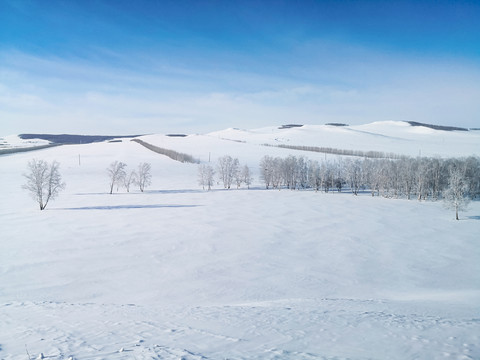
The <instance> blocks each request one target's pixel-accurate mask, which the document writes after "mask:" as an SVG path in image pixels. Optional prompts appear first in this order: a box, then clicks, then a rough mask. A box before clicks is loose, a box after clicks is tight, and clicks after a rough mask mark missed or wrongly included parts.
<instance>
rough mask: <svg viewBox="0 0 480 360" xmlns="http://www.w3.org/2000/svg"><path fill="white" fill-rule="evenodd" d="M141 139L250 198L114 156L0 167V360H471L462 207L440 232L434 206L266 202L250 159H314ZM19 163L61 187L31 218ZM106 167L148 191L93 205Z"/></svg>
mask: <svg viewBox="0 0 480 360" xmlns="http://www.w3.org/2000/svg"><path fill="white" fill-rule="evenodd" d="M371 126H374V125H371ZM382 126H383V127H384V128H385V129H386V128H389V129H390V130H389V131H391V132H392V133H391V134H390V135H389V136H393V134H395V126H397V125H396V124H393V125H392V126H393V127H392V126H390V127H389V126H388V124H380V125H377V128H378V127H382ZM298 130H299V129H292V131H298ZM370 130H372V129H370ZM287 131H290V130H287ZM448 134H450V133H445V134H444V136H445V138H446V140H445V141H447V142H448V143H449V146H451V147H452V151H454V150H455V151H458V148H460V149H461V148H462V147H461V146H462V144H456V143H455V141H456V140H451V139H452V137H450V135H448ZM452 134H454V135H455V133H452ZM254 136H256V138H257V140H258V141H259V142H263V141H265V140H266V139H260V136H259V135H255V134H254ZM361 136H363V135H359V137H360V139H361ZM455 136H457V135H455ZM265 138H266V136H265ZM142 139H144V140H145V141H150V142H151V143H154V144H155V145H157V146H164V147H165V148H170V149H174V150H177V151H182V152H186V153H191V154H192V155H193V156H195V157H198V158H200V159H202V161H208V156H209V155H210V157H211V159H212V162H215V161H216V159H217V158H218V157H220V156H222V155H226V154H228V155H231V156H233V157H238V158H239V160H240V162H241V163H242V164H248V165H249V166H250V167H251V169H252V170H253V172H254V174H253V175H254V177H255V184H254V188H253V189H251V190H247V189H240V190H221V189H220V187H219V186H217V187H216V189H214V190H213V191H210V192H206V191H202V190H201V187H200V186H198V184H197V166H198V165H194V164H182V163H179V162H175V161H173V160H171V159H169V158H167V157H165V156H161V155H158V154H156V153H153V152H151V151H149V150H148V149H146V148H144V147H143V146H141V145H139V144H136V143H134V142H130V141H128V140H125V139H124V140H123V141H122V142H118V143H97V144H89V145H70V146H61V147H56V148H50V149H45V150H40V151H35V152H30V153H18V154H11V155H4V156H1V157H0V169H1V178H0V185H1V189H2V191H1V193H0V229H1V240H0V358H1V359H22V360H25V359H26V358H27V352H26V351H27V350H28V353H29V354H30V356H31V358H32V359H33V358H37V357H38V356H39V354H41V353H43V355H44V357H45V358H47V359H68V358H69V357H73V359H181V358H183V359H224V358H229V359H478V358H480V308H479V304H480V246H479V236H478V234H479V233H480V216H479V215H480V204H479V203H478V202H472V203H471V205H470V207H469V209H468V211H466V212H463V213H461V221H455V220H454V214H453V213H452V212H451V211H449V210H446V209H445V208H444V207H443V206H442V204H441V203H440V202H418V201H414V200H412V201H407V200H391V199H383V198H377V197H375V198H372V197H370V196H367V195H363V196H357V197H355V196H352V195H351V194H349V193H344V194H337V193H329V194H325V193H320V192H319V193H315V192H313V191H290V190H281V191H279V190H264V189H263V188H262V186H261V184H260V182H259V180H258V162H259V160H260V158H261V157H262V156H263V155H266V154H268V155H275V156H276V155H278V156H287V155H288V154H295V155H302V154H303V155H305V156H307V157H308V158H311V159H323V158H324V154H316V153H302V152H293V151H292V150H288V149H279V148H272V147H264V146H259V145H256V144H255V143H254V141H253V140H252V139H250V138H249V139H244V140H245V141H246V142H245V143H240V142H233V141H225V140H222V139H219V137H216V136H213V135H208V136H201V135H192V136H187V137H184V138H169V137H165V136H160V135H152V136H148V137H142ZM453 139H456V138H455V137H453ZM300 140H301V138H299V140H298V141H300ZM407 140H408V139H407ZM359 141H360V140H359ZM362 141H365V142H367V140H362ZM368 141H370V140H368ZM408 141H410V142H411V143H413V144H414V146H415V148H418V147H420V146H424V144H423V143H419V142H418V140H415V137H414V136H413V135H412V138H410V139H409V140H408ZM360 143H361V141H360ZM303 144H305V145H316V144H310V143H308V142H305V143H300V144H298V143H295V145H303ZM371 145H377V146H378V148H376V149H374V150H379V151H391V150H390V149H387V148H384V147H382V146H381V144H378V143H371ZM320 146H322V145H321V144H320ZM457 146H458V147H457ZM335 147H338V148H343V146H341V145H336V146H335ZM425 148H426V146H425ZM399 149H400V150H401V148H399ZM365 150H371V149H365ZM444 151H445V152H446V151H447V150H446V149H444ZM475 154H476V155H477V156H478V155H479V152H478V151H477V152H476V153H475V152H474V153H473V155H475ZM463 155H472V153H471V152H467V153H465V154H463ZM32 157H35V158H37V159H44V160H47V161H52V160H57V161H59V162H60V164H61V168H60V171H61V173H62V175H63V178H64V180H65V182H66V183H67V188H66V190H65V191H64V192H63V193H61V194H60V196H59V198H58V199H57V200H56V201H55V202H53V203H51V204H49V207H47V209H46V210H45V211H39V210H37V206H36V204H35V203H34V202H33V201H32V200H31V199H30V198H29V196H28V194H27V193H26V192H25V191H23V190H22V189H21V184H23V183H24V182H25V181H24V178H23V177H22V173H23V172H25V171H26V165H27V162H28V161H29V160H30V159H31V158H32ZM79 159H80V164H79ZM114 160H119V161H123V162H126V163H127V164H128V166H129V168H130V169H133V168H135V167H136V166H137V164H138V163H140V162H150V163H151V164H152V172H153V179H152V185H151V186H150V187H149V188H147V191H146V192H145V193H140V192H139V191H138V190H136V189H135V190H134V191H132V192H131V193H125V192H124V190H120V192H118V193H114V194H113V195H110V194H108V191H109V189H108V178H107V175H106V168H107V167H108V165H109V164H110V163H111V162H112V161H114Z"/></svg>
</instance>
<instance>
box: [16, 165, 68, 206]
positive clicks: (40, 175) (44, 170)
mask: <svg viewBox="0 0 480 360" xmlns="http://www.w3.org/2000/svg"><path fill="white" fill-rule="evenodd" d="M59 168H60V164H59V163H58V162H56V161H53V162H52V163H51V164H48V162H46V161H44V160H35V159H33V160H31V161H30V162H29V163H28V173H26V174H24V175H23V176H25V177H26V178H27V183H26V184H25V185H23V186H22V187H23V189H25V190H28V191H29V192H30V195H31V196H32V198H33V199H34V200H35V201H36V202H37V203H38V205H39V206H40V210H43V209H45V208H46V207H47V204H48V202H49V201H50V200H54V199H55V198H56V197H57V196H58V194H59V192H60V191H61V190H63V189H64V188H65V183H64V182H62V176H61V175H60V171H59Z"/></svg>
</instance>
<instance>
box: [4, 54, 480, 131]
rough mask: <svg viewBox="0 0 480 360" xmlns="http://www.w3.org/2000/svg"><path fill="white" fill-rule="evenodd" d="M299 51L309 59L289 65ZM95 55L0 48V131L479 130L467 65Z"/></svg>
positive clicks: (473, 73) (343, 58)
mask: <svg viewBox="0 0 480 360" xmlns="http://www.w3.org/2000/svg"><path fill="white" fill-rule="evenodd" d="M327 50H328V51H327ZM325 52H326V53H325ZM107 53H108V54H107ZM306 55H309V56H310V60H308V61H307V60H303V61H298V62H294V61H291V59H292V58H294V57H299V56H306ZM103 56H104V57H105V60H104V61H98V60H97V59H92V58H88V59H82V58H74V57H71V58H66V57H63V58H62V57H57V56H39V55H36V56H34V55H31V54H28V53H23V52H18V51H4V52H2V53H0V68H1V69H2V70H0V104H1V109H0V118H1V119H2V121H1V125H0V132H1V133H2V134H3V135H8V134H13V133H20V132H51V133H65V132H71V133H82V134H94V133H104V134H113V133H114V134H119V135H120V134H128V133H152V132H164V133H166V132H188V133H195V132H196V133H202V132H208V131H214V130H218V129H220V128H225V127H243V128H255V127H261V126H267V125H276V124H282V123H291V122H295V123H309V124H322V123H326V122H347V123H350V124H358V123H366V122H371V121H382V120H411V121H421V122H428V123H436V124H444V125H458V126H465V127H478V125H479V118H478V117H479V114H480V105H479V103H478V99H479V98H480V71H479V69H478V67H476V65H475V64H468V63H467V62H461V61H452V60H448V61H447V60H436V61H433V60H432V59H423V60H420V61H419V59H416V58H412V57H410V58H407V57H401V56H396V55H394V56H389V55H385V54H381V53H378V52H373V51H369V50H368V49H362V48H345V47H340V46H337V47H335V46H331V45H328V46H324V47H320V46H317V47H314V46H311V47H309V48H308V50H305V48H304V47H302V49H301V50H297V51H296V52H295V53H293V54H289V55H288V56H285V58H279V59H278V60H277V61H276V62H275V64H272V66H271V68H270V69H269V64H268V63H264V61H265V58H261V59H259V60H258V59H257V60H255V62H254V63H253V65H252V64H250V66H248V67H246V68H245V69H242V68H241V67H240V66H232V65H231V63H229V62H228V61H225V59H220V60H217V61H216V63H215V64H210V65H203V64H204V62H203V61H194V60H190V61H188V60H185V61H183V62H179V64H176V65H172V64H173V63H174V61H172V60H170V61H163V60H162V59H158V58H157V57H156V56H155V54H153V55H152V54H151V55H146V54H135V56H130V55H127V54H122V53H116V52H112V51H108V50H107V51H106V52H105V53H103ZM112 58H114V61H112V60H111V59H112ZM335 60H336V61H335ZM299 65H303V66H299ZM280 69H283V70H280Z"/></svg>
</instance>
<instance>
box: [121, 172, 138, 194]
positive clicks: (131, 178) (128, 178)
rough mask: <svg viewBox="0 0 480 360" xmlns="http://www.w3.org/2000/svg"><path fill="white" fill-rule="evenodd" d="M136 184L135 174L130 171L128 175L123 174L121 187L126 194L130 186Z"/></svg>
mask: <svg viewBox="0 0 480 360" xmlns="http://www.w3.org/2000/svg"><path fill="white" fill-rule="evenodd" d="M136 182H137V173H136V172H135V171H133V170H132V171H130V172H129V173H128V174H125V177H124V178H123V185H124V186H125V189H126V190H127V192H130V185H132V184H135V183H136Z"/></svg>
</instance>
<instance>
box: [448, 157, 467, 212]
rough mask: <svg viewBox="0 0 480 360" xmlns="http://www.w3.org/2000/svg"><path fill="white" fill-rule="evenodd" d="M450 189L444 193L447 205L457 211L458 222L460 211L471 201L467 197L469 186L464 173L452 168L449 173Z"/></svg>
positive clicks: (457, 168)
mask: <svg viewBox="0 0 480 360" xmlns="http://www.w3.org/2000/svg"><path fill="white" fill-rule="evenodd" d="M449 175H450V176H449V179H448V187H447V189H446V190H445V191H444V192H443V198H444V200H445V204H446V205H447V207H449V208H453V209H454V210H455V220H458V211H459V210H464V209H465V208H466V207H467V205H468V203H469V201H470V199H469V198H468V197H467V196H466V195H467V190H468V184H467V183H466V181H465V176H464V171H462V170H461V169H460V168H459V167H455V166H452V167H451V168H450V171H449Z"/></svg>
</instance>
